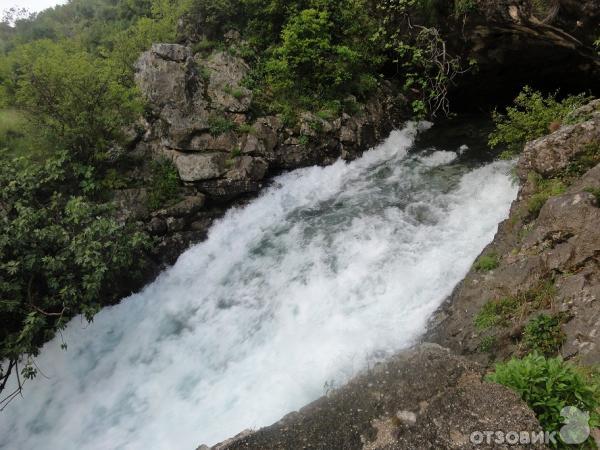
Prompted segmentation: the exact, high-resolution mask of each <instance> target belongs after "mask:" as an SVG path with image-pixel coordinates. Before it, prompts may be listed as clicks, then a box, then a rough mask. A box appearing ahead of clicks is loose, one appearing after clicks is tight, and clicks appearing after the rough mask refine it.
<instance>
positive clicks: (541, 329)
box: [523, 314, 566, 356]
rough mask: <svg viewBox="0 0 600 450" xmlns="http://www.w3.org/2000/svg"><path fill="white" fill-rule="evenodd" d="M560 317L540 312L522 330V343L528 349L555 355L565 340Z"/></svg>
mask: <svg viewBox="0 0 600 450" xmlns="http://www.w3.org/2000/svg"><path fill="white" fill-rule="evenodd" d="M561 324H562V317H561V316H559V315H554V316H549V315H546V314H541V315H539V316H537V317H535V318H533V319H531V320H530V321H529V323H528V324H527V326H526V327H525V331H524V332H523V344H524V345H525V347H526V348H527V349H528V350H531V351H535V352H538V353H540V354H543V355H546V356H552V355H556V354H557V353H558V351H559V350H560V348H561V347H562V345H563V344H564V342H565V339H566V335H565V333H564V331H563V330H562V327H561Z"/></svg>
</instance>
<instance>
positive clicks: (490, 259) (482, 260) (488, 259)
mask: <svg viewBox="0 0 600 450" xmlns="http://www.w3.org/2000/svg"><path fill="white" fill-rule="evenodd" d="M499 266H500V258H499V257H498V254H497V253H495V252H491V253H490V254H488V255H484V256H480V257H479V259H478V260H477V261H476V262H475V264H474V265H473V267H474V268H475V270H478V271H480V272H489V271H490V270H494V269H497V268H498V267H499Z"/></svg>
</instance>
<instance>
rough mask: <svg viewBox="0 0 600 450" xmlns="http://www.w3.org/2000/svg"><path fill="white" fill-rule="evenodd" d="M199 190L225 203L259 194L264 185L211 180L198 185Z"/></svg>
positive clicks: (243, 181)
mask: <svg viewBox="0 0 600 450" xmlns="http://www.w3.org/2000/svg"><path fill="white" fill-rule="evenodd" d="M197 187H198V189H200V190H201V191H202V192H204V193H205V194H206V195H207V196H209V197H210V198H211V199H212V200H214V201H216V202H219V203H223V202H229V201H231V200H233V199H235V198H238V197H240V196H244V195H247V194H255V193H257V192H258V191H259V190H260V188H261V187H262V184H261V183H260V181H255V180H248V179H244V180H228V179H219V180H209V181H203V182H200V183H197Z"/></svg>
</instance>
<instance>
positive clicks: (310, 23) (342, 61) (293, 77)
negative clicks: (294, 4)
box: [266, 9, 362, 97]
mask: <svg viewBox="0 0 600 450" xmlns="http://www.w3.org/2000/svg"><path fill="white" fill-rule="evenodd" d="M333 31H334V29H333V23H332V21H331V19H330V14H329V12H328V11H323V10H317V9H305V10H303V11H300V12H299V13H298V14H297V15H295V16H293V17H292V18H291V19H290V21H289V22H288V24H287V25H286V26H285V28H284V29H283V31H282V43H281V46H279V47H277V48H276V49H275V51H274V53H273V57H272V58H271V59H270V60H269V61H268V62H267V66H266V68H267V72H268V74H269V82H270V84H271V86H272V87H273V89H274V90H275V91H276V92H282V93H287V92H292V91H294V90H298V91H299V92H300V93H313V92H314V93H315V94H316V95H317V96H323V95H325V96H327V97H329V96H330V95H331V93H332V92H335V91H337V90H338V89H339V88H340V87H342V86H344V85H345V84H347V83H348V82H349V81H350V80H352V78H353V74H354V73H356V72H357V69H358V66H359V65H360V64H361V62H362V61H361V55H360V54H359V52H358V51H357V50H355V49H352V48H350V47H348V46H346V45H341V44H336V43H334V42H333Z"/></svg>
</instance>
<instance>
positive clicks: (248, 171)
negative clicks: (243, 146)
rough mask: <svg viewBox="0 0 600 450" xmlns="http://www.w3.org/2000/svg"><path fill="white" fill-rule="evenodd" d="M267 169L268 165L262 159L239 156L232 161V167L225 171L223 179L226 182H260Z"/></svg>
mask: <svg viewBox="0 0 600 450" xmlns="http://www.w3.org/2000/svg"><path fill="white" fill-rule="evenodd" d="M268 168H269V164H268V163H267V162H266V161H265V160H264V159H262V158H253V157H251V156H241V157H238V158H235V159H234V162H233V167H232V168H231V169H229V170H228V171H227V173H226V174H225V178H226V179H228V180H234V181H242V180H254V181H260V180H262V179H263V178H264V177H265V175H266V173H267V170H268Z"/></svg>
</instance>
